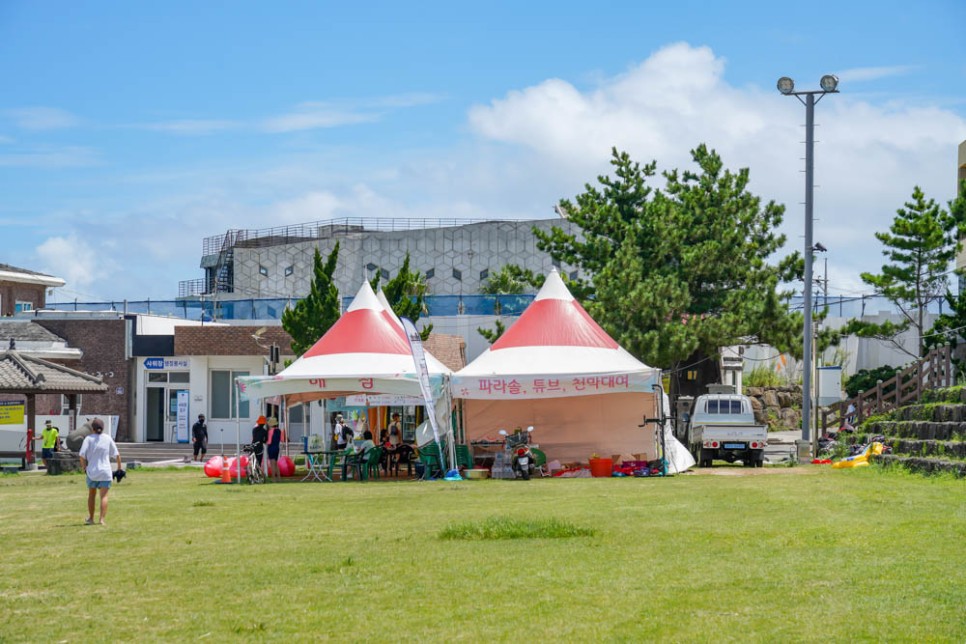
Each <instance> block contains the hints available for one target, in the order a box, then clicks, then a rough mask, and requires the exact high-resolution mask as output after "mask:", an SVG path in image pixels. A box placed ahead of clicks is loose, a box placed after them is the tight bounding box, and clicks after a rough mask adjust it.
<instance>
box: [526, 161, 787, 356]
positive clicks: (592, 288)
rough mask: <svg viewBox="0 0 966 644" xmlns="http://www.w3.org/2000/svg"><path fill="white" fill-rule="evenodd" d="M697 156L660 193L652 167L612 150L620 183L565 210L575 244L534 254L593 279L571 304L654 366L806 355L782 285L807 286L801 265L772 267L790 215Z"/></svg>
mask: <svg viewBox="0 0 966 644" xmlns="http://www.w3.org/2000/svg"><path fill="white" fill-rule="evenodd" d="M691 156H692V159H693V161H694V163H695V164H696V165H697V166H698V171H697V172H692V171H685V172H678V171H677V170H673V171H669V172H665V173H663V176H664V178H665V180H666V187H665V189H664V190H655V189H652V188H651V187H649V186H648V185H647V181H648V179H650V178H651V177H653V176H654V175H655V173H656V164H654V163H650V164H647V165H643V166H642V165H640V164H639V163H636V162H633V161H632V160H631V158H630V156H629V155H628V154H627V153H623V152H621V153H618V152H617V150H616V149H615V150H614V151H613V159H612V160H611V165H612V166H613V167H614V177H604V176H602V177H598V182H599V184H600V186H601V187H600V188H597V187H595V186H591V185H587V186H586V190H585V192H584V193H582V194H580V195H578V196H577V197H576V199H575V201H576V203H572V202H571V201H569V200H562V201H561V202H560V208H561V210H562V211H564V212H566V213H567V215H568V219H569V220H570V221H571V222H573V223H575V224H577V225H578V226H579V227H580V229H581V230H580V234H579V236H578V235H571V234H567V233H565V232H564V231H563V230H561V229H559V228H557V227H554V228H553V229H551V231H550V232H548V233H545V232H542V231H539V230H534V234H535V235H536V236H537V238H538V247H539V248H540V249H541V250H545V251H547V252H549V253H550V255H551V256H552V257H554V258H555V259H557V260H560V261H563V262H566V263H568V264H570V265H572V266H578V267H580V268H581V269H582V271H581V273H582V274H585V275H589V276H590V280H591V281H584V282H582V283H580V284H578V285H576V288H575V289H574V295H575V297H578V299H581V300H582V301H583V302H584V304H585V307H586V308H587V309H588V312H589V313H590V314H591V315H592V316H593V317H594V319H596V320H597V321H598V322H599V323H600V324H601V326H603V327H604V329H605V330H607V332H608V333H610V334H611V335H612V336H613V337H614V338H615V339H616V340H617V341H618V342H619V343H620V344H621V345H622V346H624V347H625V348H626V349H627V350H628V351H630V352H631V353H632V354H634V355H636V356H637V357H638V358H640V359H641V360H643V361H644V362H646V363H647V364H650V365H652V366H656V367H661V368H663V369H675V368H676V367H679V366H680V365H681V363H682V361H684V360H687V359H688V358H690V357H692V356H694V355H695V354H696V353H698V354H703V355H716V354H717V351H718V349H719V348H720V347H722V346H728V345H732V344H738V343H746V342H767V343H769V344H772V345H774V346H776V347H778V348H779V349H781V350H783V351H792V352H795V351H796V350H797V352H799V353H800V352H801V342H800V338H801V332H802V316H801V314H800V313H799V314H794V313H789V311H788V303H789V300H790V298H791V293H790V292H788V291H782V290H781V289H780V284H781V283H782V282H785V281H790V280H792V279H794V277H795V276H796V274H798V275H800V271H801V267H802V262H801V256H800V255H799V254H797V253H793V254H792V255H790V256H789V257H787V258H785V259H784V260H782V261H780V262H778V263H777V264H776V265H772V264H769V263H768V258H769V257H770V256H771V255H772V254H773V253H775V252H776V251H778V250H779V249H780V248H781V247H782V246H783V245H784V242H785V237H784V236H783V235H779V234H777V233H776V232H775V231H776V229H777V228H778V226H779V225H780V224H781V221H782V215H783V212H784V207H783V206H781V205H778V204H775V203H774V202H768V203H765V204H763V203H762V202H761V199H760V198H759V197H757V196H754V195H752V194H751V193H749V192H748V191H747V186H748V182H749V172H748V170H747V169H742V170H739V171H738V172H737V173H733V172H731V171H729V170H726V169H725V168H724V165H723V163H722V161H721V158H720V157H719V156H718V155H717V154H716V153H715V152H714V151H713V150H708V149H707V148H706V147H705V146H704V145H701V146H699V147H698V148H696V149H695V150H692V152H691Z"/></svg>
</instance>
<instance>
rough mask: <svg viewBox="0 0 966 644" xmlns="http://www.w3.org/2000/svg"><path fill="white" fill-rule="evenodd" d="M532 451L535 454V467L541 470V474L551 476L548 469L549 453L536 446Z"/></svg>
mask: <svg viewBox="0 0 966 644" xmlns="http://www.w3.org/2000/svg"><path fill="white" fill-rule="evenodd" d="M530 453H531V454H533V469H535V470H536V471H538V472H540V476H550V472H548V471H547V455H546V454H544V453H543V452H542V451H540V450H538V449H537V448H536V447H531V448H530Z"/></svg>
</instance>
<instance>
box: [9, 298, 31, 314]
mask: <svg viewBox="0 0 966 644" xmlns="http://www.w3.org/2000/svg"><path fill="white" fill-rule="evenodd" d="M13 310H14V312H15V313H24V312H26V311H33V310H34V303H33V302H22V301H20V300H17V302H16V303H15V304H14V305H13Z"/></svg>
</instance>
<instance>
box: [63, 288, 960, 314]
mask: <svg viewBox="0 0 966 644" xmlns="http://www.w3.org/2000/svg"><path fill="white" fill-rule="evenodd" d="M199 281H201V282H203V281H204V280H199ZM198 295H205V296H206V297H205V299H204V300H200V299H199V300H193V299H192V300H142V301H137V302H135V301H129V302H124V301H114V302H48V303H47V304H46V308H47V309H52V310H57V311H110V310H114V311H122V310H127V311H128V312H129V313H150V314H156V315H170V316H174V317H180V318H185V319H194V320H200V319H202V314H203V313H204V314H205V315H206V316H207V317H206V318H205V319H219V320H272V319H280V318H281V316H282V311H284V310H285V307H286V306H294V305H295V303H296V302H298V301H299V299H300V298H250V299H224V300H223V299H219V298H220V296H216V295H208V294H202V293H195V294H193V295H186V296H185V297H193V296H198ZM533 297H534V296H533V295H499V296H497V295H427V296H426V298H425V301H426V308H427V310H428V311H429V313H428V315H437V316H453V315H494V314H495V313H496V309H497V302H499V305H500V314H502V315H508V316H515V315H519V314H520V313H522V312H523V309H525V308H526V307H527V305H528V304H529V303H530V302H531V301H532V300H533ZM342 302H343V307H344V308H348V306H349V304H351V303H352V297H343V298H342ZM820 304H822V305H824V302H822V303H820ZM801 308H802V304H801V299H800V298H793V299H792V301H791V302H790V303H789V309H790V310H793V311H794V310H798V311H800V310H801ZM816 308H817V309H818V310H821V308H822V306H817V307H816ZM828 308H829V315H830V316H832V317H838V318H861V317H862V316H863V315H866V314H872V313H898V311H897V310H896V308H895V306H894V305H893V304H892V303H891V302H889V301H888V300H886V299H885V298H883V297H869V296H866V297H836V298H832V297H830V298H828ZM942 311H943V309H942V307H941V306H939V305H938V304H936V305H935V306H930V307H929V312H930V313H942Z"/></svg>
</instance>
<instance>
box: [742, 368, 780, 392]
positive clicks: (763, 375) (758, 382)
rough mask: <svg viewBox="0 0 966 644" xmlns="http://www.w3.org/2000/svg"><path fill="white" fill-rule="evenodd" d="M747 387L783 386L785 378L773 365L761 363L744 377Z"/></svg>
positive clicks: (743, 380)
mask: <svg viewBox="0 0 966 644" xmlns="http://www.w3.org/2000/svg"><path fill="white" fill-rule="evenodd" d="M742 382H743V384H744V386H745V387H781V386H782V385H784V384H785V379H784V378H782V376H781V374H779V373H777V372H776V371H775V370H773V369H772V368H771V367H768V366H766V365H759V366H757V367H755V368H754V369H752V370H751V372H750V373H748V374H745V375H744V376H743V377H742Z"/></svg>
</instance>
